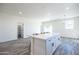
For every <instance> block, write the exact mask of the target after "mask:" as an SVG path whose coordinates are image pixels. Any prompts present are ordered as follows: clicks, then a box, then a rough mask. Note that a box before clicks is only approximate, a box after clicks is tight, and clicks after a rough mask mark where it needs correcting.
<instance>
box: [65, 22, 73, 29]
mask: <svg viewBox="0 0 79 59" xmlns="http://www.w3.org/2000/svg"><path fill="white" fill-rule="evenodd" d="M73 25H74V23H73V20H66V21H65V29H73Z"/></svg>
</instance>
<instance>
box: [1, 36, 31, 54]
mask: <svg viewBox="0 0 79 59" xmlns="http://www.w3.org/2000/svg"><path fill="white" fill-rule="evenodd" d="M30 40H31V38H30V37H29V38H26V39H17V40H12V41H8V42H4V43H0V55H29V54H30V44H31V42H30Z"/></svg>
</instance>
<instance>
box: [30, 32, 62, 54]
mask: <svg viewBox="0 0 79 59" xmlns="http://www.w3.org/2000/svg"><path fill="white" fill-rule="evenodd" d="M60 43H61V42H60V40H59V36H58V35H52V34H49V33H48V34H39V35H33V36H32V40H31V55H52V54H53V53H54V51H55V50H56V48H57V47H58V46H59V45H60Z"/></svg>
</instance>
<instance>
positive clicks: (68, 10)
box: [0, 3, 79, 20]
mask: <svg viewBox="0 0 79 59" xmlns="http://www.w3.org/2000/svg"><path fill="white" fill-rule="evenodd" d="M0 13H7V14H11V15H16V16H22V17H26V18H31V19H40V20H43V19H44V20H48V19H57V18H64V17H72V16H79V4H78V3H0Z"/></svg>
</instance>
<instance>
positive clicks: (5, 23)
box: [0, 13, 41, 42]
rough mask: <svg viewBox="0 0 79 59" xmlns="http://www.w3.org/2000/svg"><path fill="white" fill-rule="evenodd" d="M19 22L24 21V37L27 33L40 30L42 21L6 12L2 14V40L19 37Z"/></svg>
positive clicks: (0, 31)
mask: <svg viewBox="0 0 79 59" xmlns="http://www.w3.org/2000/svg"><path fill="white" fill-rule="evenodd" d="M19 22H23V23H24V38H26V37H27V35H30V34H33V33H36V32H40V25H41V22H40V21H36V20H34V19H33V20H32V19H28V18H24V17H20V16H13V15H9V14H5V13H1V14H0V42H5V41H9V40H15V39H17V25H18V23H19Z"/></svg>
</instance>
